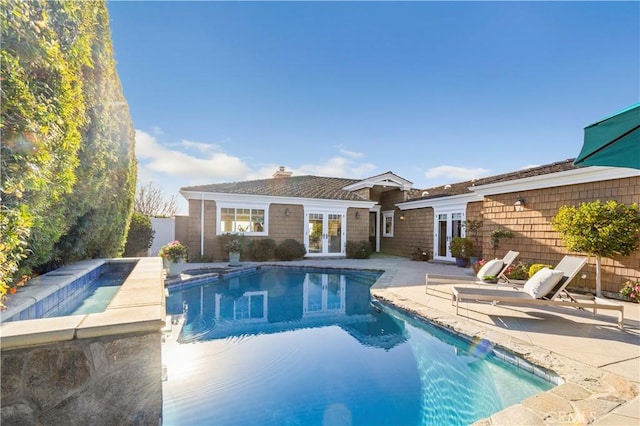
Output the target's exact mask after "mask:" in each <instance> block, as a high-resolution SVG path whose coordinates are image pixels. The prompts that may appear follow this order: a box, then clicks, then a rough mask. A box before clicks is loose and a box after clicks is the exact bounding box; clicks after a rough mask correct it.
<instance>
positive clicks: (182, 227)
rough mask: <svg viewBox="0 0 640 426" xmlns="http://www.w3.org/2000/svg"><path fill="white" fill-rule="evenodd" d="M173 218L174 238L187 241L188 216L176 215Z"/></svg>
mask: <svg viewBox="0 0 640 426" xmlns="http://www.w3.org/2000/svg"><path fill="white" fill-rule="evenodd" d="M175 219H176V222H175V236H176V240H178V241H180V242H182V241H189V216H176V217H175Z"/></svg>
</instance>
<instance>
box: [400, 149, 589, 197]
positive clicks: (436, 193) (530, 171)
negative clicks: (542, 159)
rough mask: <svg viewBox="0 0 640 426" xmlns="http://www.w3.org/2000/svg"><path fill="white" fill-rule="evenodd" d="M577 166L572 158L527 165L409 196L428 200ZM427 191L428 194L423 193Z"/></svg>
mask: <svg viewBox="0 0 640 426" xmlns="http://www.w3.org/2000/svg"><path fill="white" fill-rule="evenodd" d="M577 168H578V167H576V166H574V165H573V158H571V159H568V160H564V161H558V162H555V163H551V164H545V165H542V166H536V167H529V168H526V169H521V170H517V171H515V172H509V173H503V174H500V175H495V176H489V177H486V178H482V179H474V180H468V181H464V182H458V183H452V184H448V185H440V186H436V187H433V188H427V189H424V190H421V191H414V192H413V193H412V194H411V195H414V194H417V196H416V197H415V198H414V197H410V200H411V201H417V200H429V199H434V198H441V197H447V196H451V195H461V194H468V193H471V192H473V191H472V190H470V189H469V188H471V187H474V186H480V185H488V184H491V183H498V182H508V181H512V180H517V179H524V178H528V177H533V176H541V175H546V174H550V173H558V172H564V171H567V170H572V169H577ZM425 193H428V194H425ZM423 194H424V195H423Z"/></svg>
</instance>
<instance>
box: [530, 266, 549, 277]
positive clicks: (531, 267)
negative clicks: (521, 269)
mask: <svg viewBox="0 0 640 426" xmlns="http://www.w3.org/2000/svg"><path fill="white" fill-rule="evenodd" d="M542 268H549V269H553V265H545V264H544V263H534V264H533V265H531V266H530V267H529V278H531V277H532V276H534V275H535V274H536V272H538V271H539V270H540V269H542Z"/></svg>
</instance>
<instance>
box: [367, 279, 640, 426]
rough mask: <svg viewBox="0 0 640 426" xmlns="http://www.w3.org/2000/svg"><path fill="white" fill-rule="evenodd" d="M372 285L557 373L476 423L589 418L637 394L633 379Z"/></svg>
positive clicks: (389, 298) (391, 299)
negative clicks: (550, 384) (545, 386)
mask: <svg viewBox="0 0 640 426" xmlns="http://www.w3.org/2000/svg"><path fill="white" fill-rule="evenodd" d="M379 284H380V283H376V285H375V286H374V287H373V288H372V289H371V295H372V297H374V298H376V299H378V300H381V301H383V302H386V303H388V304H390V305H392V306H396V307H398V308H400V309H402V310H405V311H407V312H409V313H411V314H414V315H417V316H419V317H421V318H424V319H426V320H428V321H430V322H433V323H435V324H437V325H439V326H441V327H444V328H446V329H448V330H450V331H452V332H455V333H457V334H461V335H463V336H466V337H468V338H472V339H475V338H480V339H486V340H489V341H490V342H491V343H493V344H495V345H496V346H497V347H498V348H501V349H504V350H507V351H509V352H512V353H513V354H515V355H517V356H519V357H521V358H523V359H524V360H526V361H528V362H530V363H531V364H533V365H534V366H538V367H541V368H543V369H546V370H549V371H552V372H554V373H555V374H557V375H558V376H559V377H560V378H561V379H562V380H563V381H564V383H563V384H561V385H558V386H556V387H554V388H552V389H550V390H548V391H546V392H542V393H539V394H537V395H534V396H532V397H531V398H528V399H526V400H524V401H522V402H521V403H519V404H516V405H512V406H510V407H507V408H505V409H504V410H501V411H499V412H497V413H494V414H493V415H491V416H490V417H488V418H484V419H480V420H478V421H476V422H475V423H474V424H475V425H487V426H488V425H513V424H531V425H535V424H540V425H544V424H560V423H567V422H573V423H575V422H576V421H578V422H580V421H581V420H582V422H585V423H593V422H595V421H597V420H598V419H601V418H602V417H604V416H605V415H607V414H608V413H610V412H611V411H613V410H614V409H615V408H617V407H619V406H621V405H623V404H625V403H627V402H629V401H631V400H632V399H634V398H635V397H636V396H637V395H638V388H637V386H636V385H634V384H633V383H632V382H630V381H628V380H627V379H625V378H623V377H620V376H618V375H615V374H612V373H609V372H606V371H604V370H601V369H599V368H597V367H593V366H590V365H587V364H584V363H581V362H578V361H575V360H572V359H570V358H568V357H565V356H563V355H560V354H557V353H555V352H552V351H550V350H547V349H543V348H540V347H538V346H535V345H532V344H530V343H527V342H524V341H522V340H520V339H517V338H515V337H511V336H508V335H506V334H502V333H499V332H496V331H490V330H488V329H485V328H482V327H480V326H478V325H476V324H473V323H472V322H470V321H467V320H465V319H463V318H460V317H458V316H455V315H452V314H447V313H444V312H442V311H438V310H436V309H433V308H427V307H426V306H424V305H422V304H420V303H418V302H415V301H413V300H411V299H407V298H404V297H402V296H399V295H397V294H395V293H393V292H391V291H389V290H388V289H386V288H380V287H382V286H380V287H379V288H376V287H378V286H379Z"/></svg>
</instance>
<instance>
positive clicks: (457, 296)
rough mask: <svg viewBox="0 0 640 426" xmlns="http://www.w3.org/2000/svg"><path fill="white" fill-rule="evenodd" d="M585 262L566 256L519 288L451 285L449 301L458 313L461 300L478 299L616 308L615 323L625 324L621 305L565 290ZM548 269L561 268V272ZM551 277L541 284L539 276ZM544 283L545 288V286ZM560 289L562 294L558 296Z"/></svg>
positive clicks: (495, 301) (582, 258) (526, 303)
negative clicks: (573, 294)
mask: <svg viewBox="0 0 640 426" xmlns="http://www.w3.org/2000/svg"><path fill="white" fill-rule="evenodd" d="M586 263H587V258H586V257H578V256H565V257H564V258H563V259H562V260H561V261H560V263H558V265H557V266H556V267H555V268H554V269H553V270H549V269H547V268H543V270H540V271H538V272H537V273H536V275H534V276H533V277H531V278H530V279H529V281H527V283H525V285H524V288H523V289H522V290H514V289H496V288H475V287H460V286H454V287H453V288H452V289H451V295H452V304H453V303H455V305H456V315H458V309H459V303H460V301H467V302H477V301H488V302H493V303H513V304H517V305H546V306H570V307H574V308H586V309H593V314H594V315H596V314H597V312H598V309H611V310H616V311H618V315H619V319H618V327H620V328H623V327H624V306H622V305H617V304H614V303H611V302H609V301H606V300H604V299H600V298H596V297H587V298H582V300H589V302H581V301H579V300H577V299H578V298H581V297H572V296H571V295H569V293H567V292H566V291H565V288H566V287H567V285H568V284H569V283H570V282H571V280H572V279H573V278H574V277H575V276H576V275H577V274H578V272H580V270H581V269H582V267H583V266H584V265H585V264H586ZM549 271H561V272H562V276H559V274H557V275H556V274H555V273H554V272H549ZM547 276H548V277H552V278H549V279H548V280H546V283H545V282H543V283H542V285H539V286H536V285H537V284H540V279H539V278H538V277H547ZM553 281H556V283H555V284H553V286H552V287H551V288H550V289H548V284H549V283H551V282H553ZM545 285H547V288H545ZM562 293H565V296H564V297H563V298H561V295H562Z"/></svg>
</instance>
